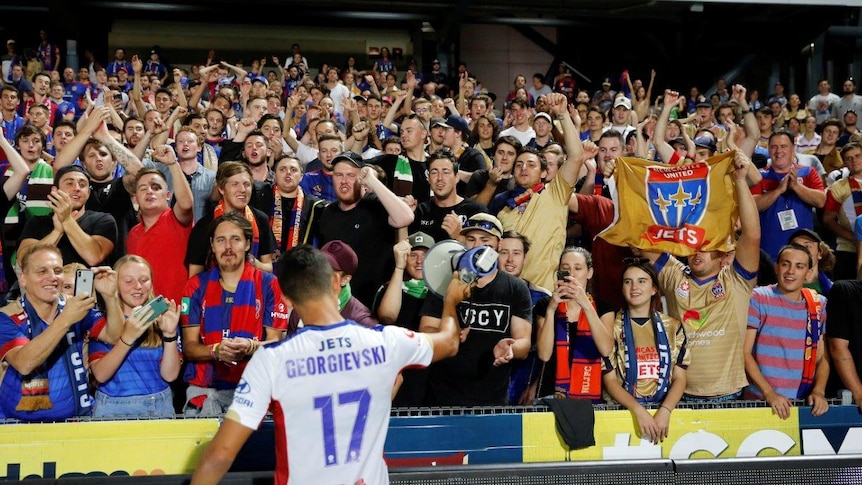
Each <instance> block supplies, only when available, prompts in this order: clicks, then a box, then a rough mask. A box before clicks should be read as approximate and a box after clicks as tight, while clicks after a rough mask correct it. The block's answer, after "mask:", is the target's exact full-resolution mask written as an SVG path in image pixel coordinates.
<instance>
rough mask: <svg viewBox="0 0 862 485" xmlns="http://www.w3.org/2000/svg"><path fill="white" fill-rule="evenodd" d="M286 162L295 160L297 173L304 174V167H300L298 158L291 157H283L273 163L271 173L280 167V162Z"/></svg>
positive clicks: (300, 163)
mask: <svg viewBox="0 0 862 485" xmlns="http://www.w3.org/2000/svg"><path fill="white" fill-rule="evenodd" d="M288 160H296V164H297V165H299V173H301V174H304V173H305V167H303V166H302V162H300V161H299V159H298V158H296V157H294V156H292V155H284V156H282V157H281V158H279V159H278V160H276V161H275V162H273V163H272V171H273V172H275V171H276V170H278V166H279V165H281V164H282V162H286V161H288Z"/></svg>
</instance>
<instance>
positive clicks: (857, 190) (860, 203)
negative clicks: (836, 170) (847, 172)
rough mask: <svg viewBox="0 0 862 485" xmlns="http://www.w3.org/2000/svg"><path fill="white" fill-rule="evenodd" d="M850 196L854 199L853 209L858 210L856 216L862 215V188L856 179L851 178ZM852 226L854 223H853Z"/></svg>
mask: <svg viewBox="0 0 862 485" xmlns="http://www.w3.org/2000/svg"><path fill="white" fill-rule="evenodd" d="M849 181H850V196H851V197H853V209H855V210H856V215H857V216H858V215H862V187H860V186H859V181H857V180H856V178H854V177H850V180H849ZM850 225H851V226H852V225H853V224H852V221H851V224H850Z"/></svg>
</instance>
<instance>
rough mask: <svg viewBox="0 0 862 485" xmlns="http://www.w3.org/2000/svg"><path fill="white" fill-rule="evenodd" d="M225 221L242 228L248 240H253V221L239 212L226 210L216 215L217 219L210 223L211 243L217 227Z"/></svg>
mask: <svg viewBox="0 0 862 485" xmlns="http://www.w3.org/2000/svg"><path fill="white" fill-rule="evenodd" d="M223 222H230V223H231V224H233V225H235V226H237V227H238V228H240V229H241V230H242V235H243V237H245V240H246V241H251V240H252V238H253V237H254V229H252V227H251V222H248V219H246V218H245V217H243V216H242V215H240V213H239V212H225V213H224V214H222V215H220V216H218V217H216V218H215V220H213V221H212V222H211V223H210V227H209V235H210V243H212V240H213V237H215V232H216V228H218V226H220V225H221V224H222V223H223Z"/></svg>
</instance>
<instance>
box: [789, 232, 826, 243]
mask: <svg viewBox="0 0 862 485" xmlns="http://www.w3.org/2000/svg"><path fill="white" fill-rule="evenodd" d="M797 237H804V238H807V239H810V240H812V241H814V242H816V243H818V244H820V243H822V242H823V238H821V237H820V234H817V233H816V232H814V231H812V230H811V229H797V230H796V231H794V232H793V234H791V235H790V237H789V238H787V242H790V241H792V240H794V239H796V238H797Z"/></svg>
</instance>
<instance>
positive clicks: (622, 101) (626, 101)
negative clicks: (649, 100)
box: [614, 96, 632, 109]
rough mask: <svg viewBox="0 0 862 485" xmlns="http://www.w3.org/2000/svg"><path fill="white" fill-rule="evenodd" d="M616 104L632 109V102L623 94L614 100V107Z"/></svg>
mask: <svg viewBox="0 0 862 485" xmlns="http://www.w3.org/2000/svg"><path fill="white" fill-rule="evenodd" d="M617 106H622V107H624V108H625V109H632V102H631V100H629V98H627V97H625V96H618V97H617V99H616V100H614V108H616V107H617Z"/></svg>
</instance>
